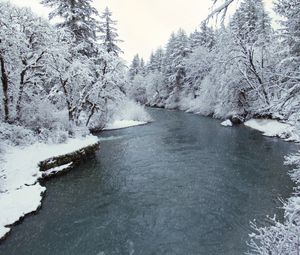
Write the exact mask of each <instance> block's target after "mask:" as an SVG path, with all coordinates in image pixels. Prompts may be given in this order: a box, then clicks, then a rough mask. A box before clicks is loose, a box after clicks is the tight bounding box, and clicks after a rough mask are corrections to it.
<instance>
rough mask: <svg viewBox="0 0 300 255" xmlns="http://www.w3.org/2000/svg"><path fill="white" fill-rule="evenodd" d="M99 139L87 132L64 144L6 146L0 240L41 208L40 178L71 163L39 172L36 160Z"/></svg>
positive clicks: (0, 185)
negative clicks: (87, 134) (13, 227)
mask: <svg viewBox="0 0 300 255" xmlns="http://www.w3.org/2000/svg"><path fill="white" fill-rule="evenodd" d="M98 142H99V141H98V137H96V136H92V135H89V136H87V137H85V138H72V139H68V140H67V142H66V143H63V144H43V143H36V144H33V145H30V146H26V147H9V148H8V149H7V150H6V153H5V154H4V155H3V156H2V158H1V161H2V164H1V169H0V180H1V182H0V240H2V239H4V238H5V237H6V236H7V234H8V233H9V232H10V230H11V227H12V226H13V225H14V224H16V223H18V222H19V221H20V220H22V219H23V218H24V217H25V216H26V215H28V214H31V213H33V212H35V211H37V210H38V209H39V208H40V206H41V203H42V199H43V194H44V193H45V191H46V188H45V187H43V186H41V184H40V183H39V180H41V179H43V178H44V177H45V175H46V176H47V175H48V174H53V173H54V172H55V173H58V172H60V171H63V170H65V169H66V168H68V167H70V165H71V164H66V165H64V166H61V167H56V168H53V169H50V170H49V171H48V172H42V171H40V167H39V163H40V162H42V161H44V160H47V159H49V158H52V157H57V156H62V155H66V154H69V153H73V152H76V151H79V150H82V149H84V148H87V147H89V146H92V145H94V144H97V143H98Z"/></svg>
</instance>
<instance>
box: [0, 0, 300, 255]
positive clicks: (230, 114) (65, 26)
mask: <svg viewBox="0 0 300 255" xmlns="http://www.w3.org/2000/svg"><path fill="white" fill-rule="evenodd" d="M213 2H215V4H219V3H223V4H220V5H218V6H215V9H213V11H212V12H211V14H210V15H209V16H208V18H207V20H204V21H202V23H201V25H200V26H199V27H198V28H197V29H196V30H195V31H194V32H193V33H191V34H188V33H186V32H185V31H184V30H183V29H179V30H178V31H177V32H174V33H172V34H171V36H170V38H169V40H168V42H167V43H166V45H165V46H164V47H160V48H158V49H157V50H155V51H154V52H152V54H151V56H150V58H149V60H145V59H143V58H142V57H140V56H139V55H138V54H137V55H136V56H135V57H134V59H133V60H132V63H130V65H129V67H127V66H126V62H125V61H124V60H123V59H122V57H121V55H122V49H121V47H120V43H121V42H122V40H121V39H120V38H119V35H118V30H117V21H116V20H114V18H113V14H112V12H111V11H110V9H109V8H106V9H105V10H103V13H98V11H97V10H96V8H94V7H93V6H92V0H77V1H74V0H67V1H61V0H42V1H41V3H42V4H43V5H44V6H46V7H48V8H49V9H50V10H51V12H50V14H49V20H45V19H43V18H41V17H39V16H37V15H36V14H34V13H33V12H32V11H31V10H30V9H29V8H21V7H17V6H14V5H13V4H11V3H9V2H1V3H0V72H1V75H0V77H1V81H0V85H1V89H0V97H1V98H2V101H1V104H0V112H1V116H0V152H1V153H3V154H4V152H5V151H6V149H7V148H8V147H11V146H12V147H18V146H29V145H32V144H35V143H45V144H53V143H55V144H57V143H58V144H60V143H64V142H66V141H67V140H68V139H70V138H77V137H86V136H89V135H90V133H94V132H99V131H101V130H103V129H105V128H106V127H107V126H108V125H109V124H110V123H112V122H113V121H116V120H133V121H137V122H142V123H146V122H149V121H151V120H152V119H151V117H150V116H149V115H148V114H147V112H146V111H145V107H154V108H165V109H169V110H181V111H186V112H189V113H195V114H199V115H204V116H210V117H213V118H216V119H221V120H230V123H231V124H242V123H244V122H245V121H248V120H250V119H253V118H256V119H272V120H278V121H281V122H284V123H288V124H289V125H291V126H292V127H293V129H292V130H291V131H286V132H285V134H281V135H282V136H283V137H284V138H285V139H290V140H298V139H299V138H297V137H300V136H297V135H299V133H300V132H299V128H300V125H299V121H300V2H299V0H275V1H274V11H275V13H276V14H277V15H278V17H280V18H279V19H278V20H276V21H274V20H272V19H271V17H270V15H269V13H268V12H267V10H266V9H265V6H264V3H263V0H242V1H240V4H239V7H238V8H237V9H236V10H235V12H234V14H233V15H232V16H230V17H229V18H228V13H226V11H227V8H228V7H229V5H231V4H232V2H234V0H229V1H223V2H222V1H218V0H216V1H213ZM215 18H217V19H221V20H222V19H223V21H221V22H219V23H218V22H215ZM54 21H55V22H54ZM53 23H55V25H53ZM216 23H218V24H217V25H216ZM275 23H276V24H275ZM274 24H275V25H274ZM286 164H289V165H292V166H293V167H294V166H296V167H295V170H293V171H291V173H290V175H291V177H292V179H293V181H294V182H295V183H296V185H299V182H300V168H299V166H300V155H299V154H296V155H290V156H287V158H286ZM0 170H1V169H0ZM0 174H1V171H0ZM0 179H1V176H0ZM0 191H1V190H0ZM0 193H1V192H0ZM0 201H1V200H0ZM299 203H300V200H299V187H298V188H296V189H295V192H294V194H293V196H292V197H291V198H290V199H289V200H288V201H284V205H283V207H284V210H285V215H284V220H283V221H282V220H281V221H280V220H277V219H276V218H273V217H271V218H270V219H269V221H270V222H271V223H270V224H269V225H268V226H260V225H257V224H256V223H255V222H254V223H252V225H251V226H252V229H253V234H251V242H250V243H249V248H250V251H249V254H261V255H267V254H299V249H300V244H299V234H300V228H299V224H300V214H299V213H300V209H299V208H300V207H299ZM0 223H1V221H0ZM249 234H250V233H249Z"/></svg>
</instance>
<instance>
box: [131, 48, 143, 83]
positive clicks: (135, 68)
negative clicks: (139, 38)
mask: <svg viewBox="0 0 300 255" xmlns="http://www.w3.org/2000/svg"><path fill="white" fill-rule="evenodd" d="M140 71H141V59H140V56H139V55H138V54H136V55H135V56H134V57H133V59H132V62H131V65H130V67H129V79H130V80H133V79H134V77H135V76H136V75H138V74H139V73H140Z"/></svg>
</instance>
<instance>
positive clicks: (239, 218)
mask: <svg viewBox="0 0 300 255" xmlns="http://www.w3.org/2000/svg"><path fill="white" fill-rule="evenodd" d="M149 111H150V112H151V114H152V115H153V118H154V119H155V120H156V121H155V122H154V123H152V124H149V125H147V126H141V127H134V128H130V129H123V130H116V131H109V132H105V133H103V134H101V137H102V143H101V150H100V151H99V152H98V153H97V155H96V157H95V158H93V159H91V160H89V161H88V162H85V163H83V164H82V165H81V166H79V167H77V168H76V169H74V170H73V171H71V172H69V173H68V174H66V175H64V176H62V177H58V178H55V179H52V180H50V181H48V182H47V183H46V187H47V193H46V197H45V199H44V201H43V207H42V209H41V210H40V211H39V212H38V214H37V215H33V216H29V217H27V218H26V219H25V220H24V221H23V222H22V224H20V225H18V226H16V227H14V228H13V230H12V232H11V234H10V235H9V237H8V238H7V239H6V240H5V241H4V242H2V244H0V254H1V255H11V254H12V255H40V254H41V255H48V254H49V255H50V254H51V255H53V254H55V255H83V254H88V255H113V254H122V255H123V254H130V255H133V254H137V255H150V254H151V255H152V254H158V255H167V254H170V255H171V254H172V255H174V254H180V255H183V254H191V255H194V254H195V255H196V254H197V255H198V254H200V255H202V254H203V255H220V254H224V255H227V254H228V255H235V254H243V253H244V252H245V251H247V246H246V241H247V240H248V234H249V233H250V232H251V229H250V228H249V222H250V221H251V220H253V219H257V220H258V222H262V223H263V222H264V219H265V216H266V215H267V214H269V215H273V214H274V213H276V214H279V215H280V214H281V211H280V210H279V209H278V207H279V206H280V203H279V201H278V197H281V198H287V197H288V196H289V195H290V193H291V191H292V183H291V181H290V179H289V177H288V176H287V170H288V169H287V167H284V166H283V157H284V155H286V154H288V153H291V152H294V151H295V150H296V145H295V144H292V143H287V142H283V141H281V140H279V139H275V138H267V137H263V136H262V135H261V134H260V133H258V132H256V131H254V130H251V129H248V128H245V127H235V128H225V127H222V126H220V121H217V120H213V119H210V118H205V117H200V116H196V115H191V114H187V113H182V112H175V111H166V110H149Z"/></svg>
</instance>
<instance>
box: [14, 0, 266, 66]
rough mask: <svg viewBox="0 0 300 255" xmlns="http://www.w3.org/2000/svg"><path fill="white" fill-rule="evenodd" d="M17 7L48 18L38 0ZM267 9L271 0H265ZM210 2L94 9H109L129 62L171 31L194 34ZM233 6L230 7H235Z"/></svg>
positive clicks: (102, 0)
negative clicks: (116, 22)
mask: <svg viewBox="0 0 300 255" xmlns="http://www.w3.org/2000/svg"><path fill="white" fill-rule="evenodd" d="M10 1H11V2H12V3H14V4H16V5H19V6H26V7H31V9H32V10H33V12H35V13H36V14H38V15H40V16H44V17H47V15H48V13H49V9H47V8H45V7H43V6H42V5H41V4H39V2H40V1H39V0H10ZM265 3H266V6H267V8H268V9H269V10H270V9H271V6H272V0H265ZM211 4H212V0H94V6H95V7H96V9H97V10H98V11H99V13H101V12H103V10H104V9H105V7H106V6H108V7H109V8H110V9H111V11H112V12H113V18H114V19H115V20H117V21H118V26H117V28H118V31H119V35H120V39H122V40H124V42H123V43H121V44H120V47H121V48H122V50H123V51H124V55H123V56H122V57H123V58H124V59H125V60H127V61H128V62H130V61H131V59H132V58H133V56H134V55H135V54H137V53H138V54H139V55H140V56H142V57H144V58H145V59H148V58H149V56H150V54H151V52H152V51H153V50H155V49H157V48H158V47H159V46H164V45H165V44H166V42H167V41H168V38H169V36H170V34H171V33H172V32H176V31H177V30H178V29H179V28H183V29H184V30H185V31H186V32H188V33H191V32H193V31H194V30H195V29H196V28H197V27H198V26H199V25H200V23H201V21H202V20H204V19H205V18H206V17H207V15H208V14H209V10H210V8H211ZM235 7H236V4H233V7H232V8H235Z"/></svg>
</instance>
